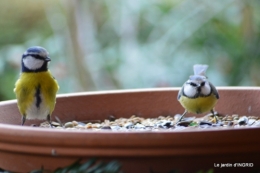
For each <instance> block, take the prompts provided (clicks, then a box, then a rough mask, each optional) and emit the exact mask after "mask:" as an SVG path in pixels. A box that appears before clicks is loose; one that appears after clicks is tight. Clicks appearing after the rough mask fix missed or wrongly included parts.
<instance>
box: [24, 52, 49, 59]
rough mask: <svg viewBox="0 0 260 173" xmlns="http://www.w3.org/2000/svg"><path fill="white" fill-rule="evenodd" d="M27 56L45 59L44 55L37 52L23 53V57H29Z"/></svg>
mask: <svg viewBox="0 0 260 173" xmlns="http://www.w3.org/2000/svg"><path fill="white" fill-rule="evenodd" d="M27 56H32V57H34V58H35V59H44V57H42V56H40V55H36V54H30V53H29V54H25V55H23V57H27Z"/></svg>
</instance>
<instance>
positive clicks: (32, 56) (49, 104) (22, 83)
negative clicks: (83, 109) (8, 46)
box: [14, 46, 59, 126]
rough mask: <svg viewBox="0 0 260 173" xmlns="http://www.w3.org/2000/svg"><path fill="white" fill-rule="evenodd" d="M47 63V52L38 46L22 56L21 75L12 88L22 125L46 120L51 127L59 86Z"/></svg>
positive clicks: (48, 58) (48, 59)
mask: <svg viewBox="0 0 260 173" xmlns="http://www.w3.org/2000/svg"><path fill="white" fill-rule="evenodd" d="M49 61H51V59H50V57H49V54H48V52H47V51H46V49H44V48H43V47H39V46H34V47H30V48H29V49H27V51H25V52H24V53H23V55H22V61H21V74H20V77H19V79H18V80H17V81H16V83H15V88H14V92H15V94H16V98H17V105H18V108H19V111H20V113H21V115H22V123H21V124H22V125H24V123H25V121H26V119H47V121H48V122H49V123H50V126H51V114H52V112H53V110H54V107H55V103H56V93H57V91H58V89H59V85H58V82H57V81H56V80H55V78H54V77H53V76H52V75H51V72H50V71H49V70H48V63H49Z"/></svg>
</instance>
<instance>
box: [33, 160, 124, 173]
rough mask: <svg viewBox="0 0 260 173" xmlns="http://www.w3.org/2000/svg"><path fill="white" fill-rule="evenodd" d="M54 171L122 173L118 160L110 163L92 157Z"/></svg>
mask: <svg viewBox="0 0 260 173" xmlns="http://www.w3.org/2000/svg"><path fill="white" fill-rule="evenodd" d="M48 172H50V171H47V170H44V169H42V170H34V171H31V172H30V173H48ZM53 173H122V171H121V165H120V164H119V163H118V162H117V161H111V162H108V163H105V162H102V161H97V160H96V159H90V160H89V161H87V162H85V163H81V161H80V160H79V161H77V162H75V163H73V164H71V165H69V166H67V167H65V168H58V169H56V170H55V171H54V172H53Z"/></svg>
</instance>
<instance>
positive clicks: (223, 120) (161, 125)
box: [40, 114, 260, 131]
mask: <svg viewBox="0 0 260 173" xmlns="http://www.w3.org/2000/svg"><path fill="white" fill-rule="evenodd" d="M180 116H181V115H180V114H176V115H175V116H159V117H157V118H142V117H138V116H135V115H133V116H131V117H130V118H118V119H116V118H115V117H114V116H110V117H109V118H108V119H106V120H104V121H100V120H90V121H84V122H83V121H81V122H79V121H71V122H66V123H61V122H60V121H57V122H55V121H52V128H55V129H65V130H93V131H102V130H111V131H159V130H164V131H165V130H171V131H174V130H188V129H210V128H241V127H260V119H259V117H257V116H246V115H243V116H240V115H237V114H233V115H217V119H218V120H217V122H215V121H216V120H215V118H214V116H213V115H212V114H208V115H206V116H204V117H199V118H198V117H185V118H183V119H182V121H180V122H178V120H179V118H180ZM177 122H178V123H177ZM40 127H43V128H51V127H50V125H49V123H48V122H47V121H46V122H43V123H41V124H40Z"/></svg>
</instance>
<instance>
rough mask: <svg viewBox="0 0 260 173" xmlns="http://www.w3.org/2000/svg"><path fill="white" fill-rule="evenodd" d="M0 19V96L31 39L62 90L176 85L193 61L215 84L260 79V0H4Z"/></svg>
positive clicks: (9, 95) (5, 94)
mask: <svg viewBox="0 0 260 173" xmlns="http://www.w3.org/2000/svg"><path fill="white" fill-rule="evenodd" d="M0 19H1V20H0V100H8V99H14V98H15V95H14V93H13V88H14V83H15V81H16V80H17V78H18V77H19V73H20V61H21V55H22V54H23V52H24V51H25V50H26V49H27V48H28V47H31V46H35V45H38V46H42V47H45V48H46V49H47V50H48V51H49V53H50V56H51V58H52V61H51V63H50V70H51V71H52V73H53V75H54V76H55V78H56V79H57V80H58V82H59V84H60V91H59V93H69V92H80V91H95V90H111V89H132V88H153V87H180V86H181V85H182V84H183V83H184V82H185V81H186V80H187V78H188V76H189V75H191V74H192V73H193V69H192V66H193V64H195V63H205V64H209V69H208V72H207V76H208V77H209V79H210V81H211V82H212V83H213V84H214V85H216V86H258V85H260V75H259V74H260V73H259V72H260V1H259V0H247V1H244V0H225V1H210V0H160V1H159V0H142V1H139V0H121V1H117V0H77V1H76V0H74V1H73V0H37V1H35V0H11V1H10V0H1V1H0Z"/></svg>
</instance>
